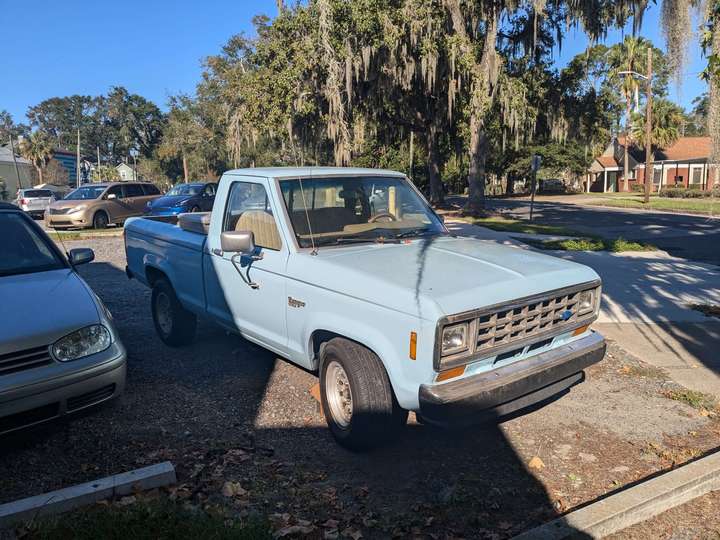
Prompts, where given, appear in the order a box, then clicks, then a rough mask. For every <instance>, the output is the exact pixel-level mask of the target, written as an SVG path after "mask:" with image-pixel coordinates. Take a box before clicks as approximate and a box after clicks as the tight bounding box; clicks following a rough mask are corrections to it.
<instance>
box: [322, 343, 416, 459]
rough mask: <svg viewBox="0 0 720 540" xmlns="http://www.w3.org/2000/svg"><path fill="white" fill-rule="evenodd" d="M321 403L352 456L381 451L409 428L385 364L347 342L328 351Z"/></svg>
mask: <svg viewBox="0 0 720 540" xmlns="http://www.w3.org/2000/svg"><path fill="white" fill-rule="evenodd" d="M320 398H321V401H322V407H323V411H324V412H325V418H326V419H327V423H328V426H329V427H330V431H331V433H332V434H333V437H335V440H337V442H338V443H340V444H341V445H342V446H344V447H346V448H348V449H350V450H367V449H369V448H373V447H377V446H381V445H383V444H384V443H386V442H387V441H388V440H390V439H391V438H392V437H393V436H394V435H395V434H396V433H397V432H398V431H399V429H400V427H401V426H403V425H404V424H405V423H406V422H407V415H408V413H407V411H406V410H404V409H401V408H400V406H399V405H398V403H397V401H396V399H395V395H394V393H393V390H392V386H391V385H390V380H389V379H388V375H387V372H386V371H385V368H384V366H383V365H382V362H381V361H380V359H379V358H378V357H377V355H376V354H375V353H373V352H372V351H371V350H369V349H367V348H365V347H363V346H362V345H360V344H358V343H355V342H354V341H350V340H347V339H343V338H334V339H332V340H330V341H329V342H328V343H327V344H326V345H325V347H324V348H323V352H322V358H321V365H320Z"/></svg>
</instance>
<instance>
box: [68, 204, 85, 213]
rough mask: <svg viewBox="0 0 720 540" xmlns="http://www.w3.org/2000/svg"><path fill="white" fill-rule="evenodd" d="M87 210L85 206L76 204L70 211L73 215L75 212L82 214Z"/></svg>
mask: <svg viewBox="0 0 720 540" xmlns="http://www.w3.org/2000/svg"><path fill="white" fill-rule="evenodd" d="M86 208H87V204H78V205H77V206H74V207H73V208H72V210H70V213H71V214H74V213H75V212H82V211H83V210H85V209H86Z"/></svg>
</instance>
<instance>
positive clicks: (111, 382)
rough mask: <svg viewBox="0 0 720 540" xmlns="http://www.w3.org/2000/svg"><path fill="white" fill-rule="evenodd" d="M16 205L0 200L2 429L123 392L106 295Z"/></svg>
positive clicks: (122, 360)
mask: <svg viewBox="0 0 720 540" xmlns="http://www.w3.org/2000/svg"><path fill="white" fill-rule="evenodd" d="M94 257H95V256H94V254H93V252H92V250H90V249H71V250H70V252H69V253H68V256H67V257H66V256H64V255H63V254H62V252H61V251H60V250H58V248H57V247H56V246H55V244H54V243H53V242H52V241H51V240H50V239H49V238H48V237H47V235H46V234H45V233H44V232H43V231H42V229H41V228H40V227H39V226H38V225H37V224H36V223H35V222H34V221H33V220H32V219H30V218H29V217H28V216H27V214H25V213H24V212H21V211H20V210H19V209H18V208H17V207H16V206H13V205H10V204H7V203H0V434H4V433H8V432H11V431H15V430H17V429H21V428H24V427H27V426H31V425H35V424H39V423H41V422H45V421H48V420H51V419H53V418H57V417H59V416H63V415H66V414H69V413H74V412H76V411H80V410H82V409H86V408H88V407H91V406H93V405H96V404H98V403H101V402H104V401H107V400H110V399H112V398H114V397H116V396H118V395H120V394H121V393H122V391H123V389H124V387H125V364H126V353H125V348H124V347H123V345H122V343H121V342H120V340H119V338H118V334H117V331H116V330H115V327H114V325H113V322H112V317H111V315H110V312H109V311H108V310H107V308H106V307H105V306H104V305H103V303H102V301H101V300H100V299H99V298H98V297H97V296H96V295H95V293H93V291H92V290H91V289H90V287H89V286H88V285H87V283H85V281H84V280H83V279H82V278H81V277H80V276H79V275H78V274H77V273H76V271H75V266H77V265H79V264H83V263H87V262H90V261H92V260H93V259H94Z"/></svg>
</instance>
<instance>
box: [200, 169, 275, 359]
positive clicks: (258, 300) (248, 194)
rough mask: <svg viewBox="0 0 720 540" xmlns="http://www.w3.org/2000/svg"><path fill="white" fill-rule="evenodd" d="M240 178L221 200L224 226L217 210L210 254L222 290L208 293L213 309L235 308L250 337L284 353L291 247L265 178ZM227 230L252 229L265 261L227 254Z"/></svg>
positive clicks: (239, 323) (235, 320)
mask: <svg viewBox="0 0 720 540" xmlns="http://www.w3.org/2000/svg"><path fill="white" fill-rule="evenodd" d="M230 178H232V177H230ZM237 178H238V180H236V181H232V182H230V183H229V185H223V186H222V187H221V193H219V195H218V196H219V198H218V202H219V201H221V200H225V201H227V202H226V204H225V208H224V210H223V215H222V222H221V223H216V222H215V220H216V217H220V216H219V214H220V212H215V214H214V215H213V222H212V223H211V225H210V234H209V235H208V251H209V257H210V260H211V263H212V269H213V270H214V273H215V275H216V277H217V280H216V285H215V287H219V290H208V291H206V296H207V302H208V311H209V312H210V313H213V311H221V310H224V309H227V310H229V312H230V313H229V318H230V319H231V320H232V322H233V324H234V326H235V327H236V328H237V329H238V330H239V331H240V333H241V334H242V335H243V336H244V337H246V338H247V339H249V340H250V341H254V342H256V343H259V344H261V345H263V346H265V347H267V348H268V349H271V350H273V351H275V352H277V353H279V354H283V355H284V354H285V353H286V351H287V331H286V319H285V317H286V308H287V298H286V294H285V289H286V283H285V280H286V277H285V272H286V263H287V258H288V247H287V245H285V243H284V242H283V240H282V237H281V233H280V230H279V228H278V226H277V221H276V218H275V210H274V208H275V204H274V202H273V201H272V200H271V198H270V195H269V194H270V191H269V190H268V189H267V186H266V184H265V181H264V179H260V178H251V177H237ZM222 195H225V198H223V197H222ZM223 231H252V232H253V233H254V235H255V245H256V246H257V247H258V249H259V254H260V255H262V259H260V260H249V259H248V258H244V257H241V256H239V255H238V254H235V253H224V252H223V251H222V249H221V246H220V233H221V232H223ZM213 281H215V280H208V279H206V286H207V287H212V282H213ZM223 304H225V305H226V306H227V307H225V306H223ZM216 315H219V313H216Z"/></svg>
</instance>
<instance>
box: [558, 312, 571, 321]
mask: <svg viewBox="0 0 720 540" xmlns="http://www.w3.org/2000/svg"><path fill="white" fill-rule="evenodd" d="M560 316H561V317H562V320H563V321H567V320H570V317H572V316H573V312H572V311H570V310H569V309H566V310H565V311H563V312H562V315H560Z"/></svg>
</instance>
